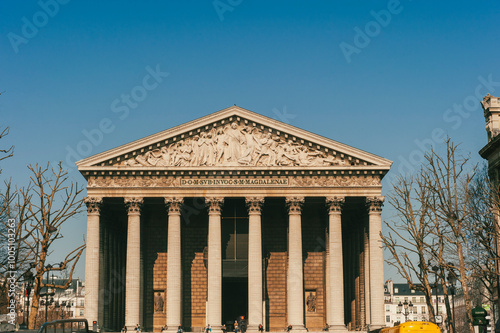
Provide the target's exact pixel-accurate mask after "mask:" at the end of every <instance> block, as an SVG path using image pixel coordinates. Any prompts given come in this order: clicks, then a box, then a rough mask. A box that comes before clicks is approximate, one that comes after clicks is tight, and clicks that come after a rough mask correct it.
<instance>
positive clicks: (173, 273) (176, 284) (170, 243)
mask: <svg viewBox="0 0 500 333" xmlns="http://www.w3.org/2000/svg"><path fill="white" fill-rule="evenodd" d="M182 203H183V200H182V198H165V204H166V205H167V206H168V239H167V252H168V260H167V297H166V306H167V329H168V331H175V332H177V328H178V327H179V326H182V302H181V300H182V294H181V293H182V274H181V273H182V266H181V206H182Z"/></svg>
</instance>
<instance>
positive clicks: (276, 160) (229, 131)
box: [121, 121, 345, 166]
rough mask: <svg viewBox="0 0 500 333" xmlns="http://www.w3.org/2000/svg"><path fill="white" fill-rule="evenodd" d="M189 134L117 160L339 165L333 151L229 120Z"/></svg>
mask: <svg viewBox="0 0 500 333" xmlns="http://www.w3.org/2000/svg"><path fill="white" fill-rule="evenodd" d="M198 133H199V134H196V135H194V136H193V137H188V138H186V139H183V140H180V141H178V142H174V143H172V144H170V145H169V146H168V147H167V146H164V147H161V148H160V149H154V150H150V151H146V152H144V153H143V154H140V155H137V156H135V157H132V158H129V159H128V160H125V161H123V162H121V165H124V166H212V165H226V166H239V165H242V166H243V165H253V166H300V165H303V166H329V165H343V164H345V162H344V160H343V159H340V158H338V157H336V156H335V155H334V154H333V152H330V153H325V152H324V151H322V150H320V149H313V148H311V147H308V146H307V145H303V144H299V143H297V142H294V141H293V140H285V139H284V138H283V137H280V136H278V135H275V134H272V133H271V132H266V133H263V132H262V131H261V130H260V129H259V128H257V127H253V126H249V125H246V126H240V125H239V124H238V122H236V121H233V122H232V123H230V124H228V125H226V126H225V127H214V128H212V129H211V130H209V131H198Z"/></svg>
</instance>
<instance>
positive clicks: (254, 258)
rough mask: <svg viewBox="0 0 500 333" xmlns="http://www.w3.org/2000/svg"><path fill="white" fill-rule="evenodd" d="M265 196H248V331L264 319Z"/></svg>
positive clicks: (256, 326)
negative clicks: (263, 221)
mask: <svg viewBox="0 0 500 333" xmlns="http://www.w3.org/2000/svg"><path fill="white" fill-rule="evenodd" d="M263 203H264V198H246V204H247V207H248V331H258V329H259V324H262V323H263V320H262V231H261V209H262V205H263Z"/></svg>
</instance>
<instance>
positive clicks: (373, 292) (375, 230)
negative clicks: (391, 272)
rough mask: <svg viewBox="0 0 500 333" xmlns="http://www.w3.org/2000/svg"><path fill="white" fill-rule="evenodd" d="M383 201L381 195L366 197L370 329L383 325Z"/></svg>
mask: <svg viewBox="0 0 500 333" xmlns="http://www.w3.org/2000/svg"><path fill="white" fill-rule="evenodd" d="M383 202H384V198H383V197H372V198H366V204H367V208H368V228H369V236H368V237H369V242H370V315H371V320H370V330H373V329H378V328H381V327H384V326H385V318H384V269H383V267H384V255H383V252H382V239H381V238H380V232H381V231H382V219H381V214H382V204H383Z"/></svg>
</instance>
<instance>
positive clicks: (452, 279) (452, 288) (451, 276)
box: [448, 263, 457, 333]
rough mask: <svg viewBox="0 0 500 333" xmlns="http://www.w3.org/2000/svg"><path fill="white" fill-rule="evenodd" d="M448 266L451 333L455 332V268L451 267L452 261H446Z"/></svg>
mask: <svg viewBox="0 0 500 333" xmlns="http://www.w3.org/2000/svg"><path fill="white" fill-rule="evenodd" d="M448 266H449V267H450V266H451V267H450V268H449V271H450V272H449V273H448V282H449V283H450V287H449V288H450V294H451V303H452V318H451V327H452V329H453V333H455V332H456V331H455V293H456V287H455V284H456V283H457V276H456V274H455V270H454V269H453V268H452V266H453V263H448Z"/></svg>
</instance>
